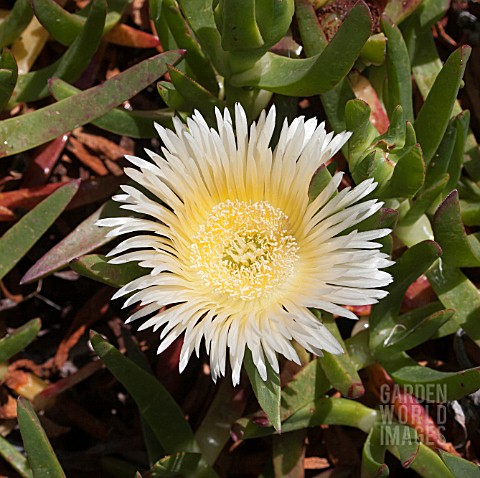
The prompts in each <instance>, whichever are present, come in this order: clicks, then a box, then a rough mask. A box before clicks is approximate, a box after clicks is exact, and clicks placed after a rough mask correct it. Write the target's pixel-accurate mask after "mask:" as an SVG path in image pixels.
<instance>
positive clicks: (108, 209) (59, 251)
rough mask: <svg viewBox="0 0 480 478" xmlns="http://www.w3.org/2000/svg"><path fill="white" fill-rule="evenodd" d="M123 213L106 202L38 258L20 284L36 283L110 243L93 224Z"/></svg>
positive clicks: (101, 228) (113, 203)
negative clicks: (77, 258)
mask: <svg viewBox="0 0 480 478" xmlns="http://www.w3.org/2000/svg"><path fill="white" fill-rule="evenodd" d="M124 215H125V211H123V210H121V209H119V207H118V205H117V203H115V202H114V201H108V202H107V203H105V204H104V205H102V206H101V207H100V208H99V209H97V210H96V211H95V212H94V213H93V214H92V215H91V216H89V217H88V218H87V219H85V221H83V222H82V223H81V224H80V225H78V226H77V227H76V229H74V230H73V231H72V232H71V233H70V234H69V235H68V236H67V237H65V238H64V239H63V240H62V241H60V242H59V243H58V244H57V245H56V246H55V247H53V248H52V249H50V251H48V252H47V253H46V254H45V255H44V256H43V257H41V258H40V260H38V261H37V262H36V263H35V264H34V265H33V266H32V267H31V268H30V269H29V270H28V271H27V273H26V274H25V275H24V276H23V278H22V280H21V281H20V282H21V283H22V284H28V283H29V282H33V281H36V280H38V279H41V278H43V277H46V276H47V275H50V274H52V273H53V272H55V271H57V270H59V269H61V268H62V267H66V266H67V265H68V263H69V262H70V261H71V260H73V259H75V258H76V257H81V256H83V255H85V254H88V253H89V252H92V251H94V250H95V249H97V248H98V247H100V246H103V245H104V244H106V243H108V242H109V241H111V240H112V239H111V238H107V237H105V236H106V234H107V231H108V230H107V229H106V228H104V227H98V226H96V225H95V223H96V222H97V221H98V220H99V219H101V218H102V217H115V216H124Z"/></svg>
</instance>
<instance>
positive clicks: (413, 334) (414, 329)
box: [385, 310, 455, 354]
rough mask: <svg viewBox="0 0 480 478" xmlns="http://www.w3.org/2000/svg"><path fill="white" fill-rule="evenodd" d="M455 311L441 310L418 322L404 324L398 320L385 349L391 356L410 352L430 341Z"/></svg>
mask: <svg viewBox="0 0 480 478" xmlns="http://www.w3.org/2000/svg"><path fill="white" fill-rule="evenodd" d="M454 312H455V311H454V310H440V311H438V312H434V313H433V314H431V315H428V316H426V317H425V316H424V317H422V318H421V320H419V321H418V322H413V321H410V323H407V324H406V323H404V322H402V321H401V320H400V318H399V320H398V324H397V328H396V329H395V328H394V329H393V331H392V332H393V333H392V334H391V335H390V336H389V337H388V340H387V341H385V349H386V350H389V351H390V353H391V354H395V353H397V352H403V351H405V350H410V349H413V348H414V347H416V346H417V345H421V344H423V343H424V342H426V341H427V340H428V339H430V338H431V337H432V336H433V335H434V334H435V332H437V330H438V329H439V328H440V327H441V326H442V325H443V324H445V323H446V322H447V321H448V320H450V319H451V317H452V316H453V314H454Z"/></svg>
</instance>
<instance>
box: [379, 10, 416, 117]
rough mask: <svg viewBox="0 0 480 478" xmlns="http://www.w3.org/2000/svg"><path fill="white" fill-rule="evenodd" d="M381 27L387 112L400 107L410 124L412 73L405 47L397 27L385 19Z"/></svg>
mask: <svg viewBox="0 0 480 478" xmlns="http://www.w3.org/2000/svg"><path fill="white" fill-rule="evenodd" d="M381 27H382V31H383V33H385V35H386V37H387V40H388V41H387V62H386V66H387V76H388V82H387V88H388V94H387V98H388V102H387V104H386V106H387V112H388V113H389V114H391V113H392V112H393V110H394V109H395V108H396V107H397V106H398V105H401V106H402V109H403V119H404V122H405V120H407V121H410V122H411V121H413V104H412V79H411V76H412V73H411V68H410V58H409V55H408V51H407V47H406V45H405V41H404V39H403V37H402V34H401V33H400V30H399V29H398V27H397V26H396V25H395V24H394V23H392V22H391V21H390V20H388V19H387V18H386V17H384V18H382V20H381Z"/></svg>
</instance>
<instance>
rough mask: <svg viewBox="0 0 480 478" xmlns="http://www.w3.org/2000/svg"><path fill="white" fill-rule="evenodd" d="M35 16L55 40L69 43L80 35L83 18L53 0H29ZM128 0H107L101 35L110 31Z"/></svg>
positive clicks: (83, 22) (126, 5)
mask: <svg viewBox="0 0 480 478" xmlns="http://www.w3.org/2000/svg"><path fill="white" fill-rule="evenodd" d="M31 3H32V6H33V10H34V12H35V16H36V17H37V18H38V20H39V21H40V23H41V24H42V25H43V26H44V27H45V29H46V30H47V31H48V32H49V33H50V35H52V37H53V38H55V40H57V41H58V42H59V43H61V44H63V45H66V46H68V45H71V44H72V43H73V42H74V41H75V39H76V38H77V37H78V35H80V33H81V31H82V28H83V27H84V25H85V18H83V17H82V16H80V15H76V14H74V13H69V12H67V11H66V10H65V9H63V8H62V7H61V6H60V5H59V4H58V3H56V2H55V1H54V0H31ZM129 4H130V0H114V1H112V0H109V2H108V13H107V16H106V19H105V25H104V26H103V27H101V28H100V32H101V33H102V35H103V34H104V33H106V32H108V31H110V30H111V29H112V28H113V27H114V26H115V24H117V23H118V21H119V20H120V18H121V16H122V14H123V12H124V10H125V9H126V8H127V7H128V5H129Z"/></svg>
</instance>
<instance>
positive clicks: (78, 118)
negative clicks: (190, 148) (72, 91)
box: [0, 50, 184, 157]
mask: <svg viewBox="0 0 480 478" xmlns="http://www.w3.org/2000/svg"><path fill="white" fill-rule="evenodd" d="M183 54H184V51H183V50H177V51H171V52H168V53H162V54H160V55H156V56H154V57H152V58H149V59H147V60H144V61H142V62H140V63H139V64H137V65H135V66H132V67H131V68H129V69H128V70H126V71H124V72H122V73H120V74H118V75H116V76H114V77H113V78H111V79H110V80H107V81H105V82H104V83H102V84H101V85H98V86H95V87H93V88H90V89H88V90H85V91H82V92H81V93H79V94H78V95H74V96H71V97H69V98H66V99H64V100H61V101H59V102H57V103H54V104H52V105H49V106H46V107H44V108H40V109H38V110H36V111H33V112H31V113H27V114H25V115H22V116H18V117H15V118H10V119H7V120H4V121H1V122H0V136H1V137H3V138H8V140H6V141H4V142H0V157H3V156H11V155H13V154H17V153H21V152H22V151H26V150H28V149H31V148H34V147H35V146H38V145H40V144H44V143H46V142H47V141H50V140H52V139H55V138H57V137H58V136H60V135H62V134H64V133H66V132H68V131H71V130H73V129H75V128H77V127H78V126H81V125H83V124H86V123H90V122H92V121H93V120H95V119H96V118H99V117H100V116H103V115H105V114H106V113H108V112H109V111H110V110H111V109H113V108H115V107H116V106H118V105H120V104H121V103H122V102H123V101H125V100H128V99H130V98H132V97H133V96H135V95H136V94H137V93H139V92H140V91H142V90H143V89H144V88H146V87H147V86H149V85H150V84H152V83H153V82H154V81H156V80H157V79H158V78H160V77H161V76H162V75H163V74H165V72H166V69H167V67H166V65H167V63H168V64H172V63H173V64H175V63H177V62H178V61H179V60H180V59H181V58H182V57H183Z"/></svg>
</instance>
